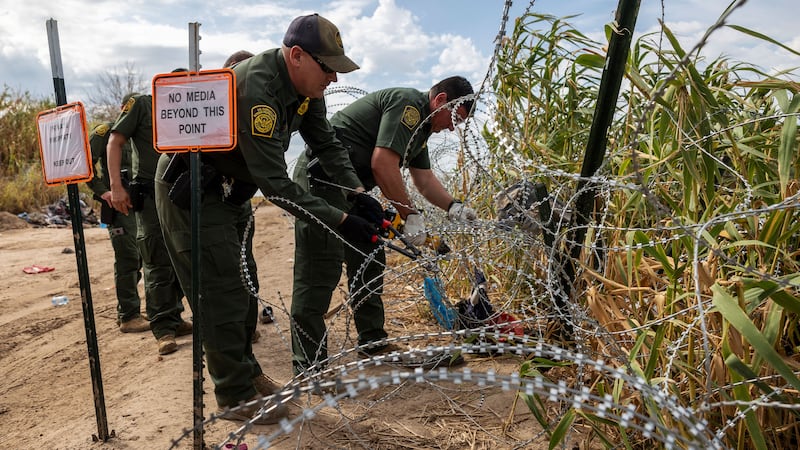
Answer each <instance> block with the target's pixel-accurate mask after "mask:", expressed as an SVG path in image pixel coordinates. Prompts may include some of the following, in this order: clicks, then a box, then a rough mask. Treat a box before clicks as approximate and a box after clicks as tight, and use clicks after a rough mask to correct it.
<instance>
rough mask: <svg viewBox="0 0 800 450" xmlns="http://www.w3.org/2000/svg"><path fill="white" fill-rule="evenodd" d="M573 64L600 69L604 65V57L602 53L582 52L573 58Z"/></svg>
mask: <svg viewBox="0 0 800 450" xmlns="http://www.w3.org/2000/svg"><path fill="white" fill-rule="evenodd" d="M575 64H578V65H581V66H584V67H591V68H594V69H602V68H603V67H605V65H606V59H605V58H604V57H603V56H602V55H596V54H594V53H583V54H581V55H578V57H577V58H575Z"/></svg>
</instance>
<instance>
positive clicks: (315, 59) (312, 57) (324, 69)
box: [303, 50, 336, 74]
mask: <svg viewBox="0 0 800 450" xmlns="http://www.w3.org/2000/svg"><path fill="white" fill-rule="evenodd" d="M303 51H304V52H305V50H303ZM306 53H308V52H306ZM308 56H310V57H311V59H313V60H314V61H315V62H316V63H317V64H319V68H320V69H322V71H323V72H325V73H328V74H330V73H335V72H336V71H335V70H333V69H331V68H330V67H328V66H327V65H325V63H324V62H322V60H321V59H319V58H317V57H316V56H314V55H313V54H312V53H308Z"/></svg>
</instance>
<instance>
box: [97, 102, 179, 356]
mask: <svg viewBox="0 0 800 450" xmlns="http://www.w3.org/2000/svg"><path fill="white" fill-rule="evenodd" d="M151 108H152V97H151V96H150V95H134V96H133V97H131V98H130V99H129V100H128V101H127V102H126V103H125V106H123V108H122V113H120V115H119V117H118V118H117V121H116V122H115V123H114V126H113V127H111V135H110V137H109V139H108V146H107V147H106V151H107V153H108V174H109V180H110V186H111V205H112V206H113V207H114V209H116V210H117V211H119V212H121V213H122V214H128V213H129V212H130V211H133V212H134V213H135V216H136V227H137V235H136V244H137V245H138V247H139V253H140V254H141V256H142V267H143V269H144V292H145V302H146V304H147V316H148V317H149V318H150V326H151V328H152V330H153V335H154V336H155V337H156V340H157V341H158V353H159V354H161V355H166V354H168V353H172V352H174V351H176V350H177V349H178V344H177V343H176V342H175V336H178V335H184V334H189V333H191V331H192V327H191V323H190V322H185V321H183V320H182V319H181V312H183V303H182V302H181V299H182V298H183V292H182V291H181V287H180V284H179V283H178V278H177V276H176V275H175V270H174V269H173V268H172V262H171V261H170V259H169V254H168V253H167V248H166V245H165V244H164V236H163V234H162V233H161V223H160V222H159V221H158V214H157V212H156V204H155V198H154V184H153V180H154V177H155V174H156V164H157V162H158V156H159V154H158V153H156V151H155V149H154V148H153V126H152V123H151V120H152V119H151ZM128 139H130V140H131V141H132V144H133V145H132V149H133V151H132V152H131V153H132V171H133V174H132V175H133V179H132V181H131V184H130V190H131V195H129V194H128V191H127V190H125V189H124V187H123V185H122V175H121V166H122V154H123V146H124V145H125V143H126V142H127V141H128Z"/></svg>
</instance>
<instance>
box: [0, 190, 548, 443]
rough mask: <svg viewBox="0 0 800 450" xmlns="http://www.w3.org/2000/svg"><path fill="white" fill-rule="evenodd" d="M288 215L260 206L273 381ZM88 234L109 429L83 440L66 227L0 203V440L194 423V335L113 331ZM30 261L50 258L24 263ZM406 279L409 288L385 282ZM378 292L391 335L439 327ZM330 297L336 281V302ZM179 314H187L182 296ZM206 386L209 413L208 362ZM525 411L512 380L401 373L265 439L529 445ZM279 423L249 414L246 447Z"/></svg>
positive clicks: (285, 357)
mask: <svg viewBox="0 0 800 450" xmlns="http://www.w3.org/2000/svg"><path fill="white" fill-rule="evenodd" d="M292 228H293V223H292V220H291V219H290V218H289V217H287V216H286V215H285V214H284V213H283V212H282V210H280V209H278V208H277V207H275V206H272V205H270V204H265V205H262V206H259V207H258V208H257V209H256V234H255V241H254V243H255V256H256V260H257V263H258V267H259V281H260V284H261V292H260V295H261V297H262V299H264V300H265V301H266V302H268V303H270V304H272V305H274V306H273V308H274V311H275V313H276V316H277V317H276V321H275V322H274V323H273V324H268V325H266V324H259V325H258V326H259V330H260V331H261V333H262V335H263V336H262V338H261V341H260V342H259V343H258V344H256V345H255V353H256V356H257V357H258V359H259V362H260V363H261V365H262V367H263V368H264V371H265V372H266V373H267V374H269V375H270V376H271V377H272V378H274V379H276V380H278V381H280V382H282V383H285V382H287V381H289V380H290V379H291V363H290V353H291V351H290V347H289V343H288V342H289V333H288V326H287V325H288V317H287V316H286V313H285V310H284V308H288V303H289V302H290V299H291V270H292V263H293V261H292V257H293V232H292ZM84 236H85V247H86V255H87V259H88V266H89V274H90V283H91V297H92V302H93V309H94V321H95V325H96V330H97V342H98V347H99V359H100V368H101V373H102V385H103V391H104V401H105V410H106V414H107V423H108V429H109V431H112V430H113V433H114V436H113V437H112V438H111V439H110V440H108V441H106V442H94V441H93V435H97V434H98V423H97V419H96V415H95V406H94V403H93V395H92V382H91V376H90V370H89V369H90V368H89V361H88V357H87V354H88V353H87V345H86V340H87V337H86V336H87V332H86V329H85V326H84V318H83V311H82V305H81V295H80V284H79V281H78V275H77V269H76V267H77V263H76V256H75V253H74V243H73V236H72V229H71V228H69V227H68V228H33V227H30V226H28V225H27V224H26V223H24V222H23V221H21V220H19V219H17V218H16V217H14V216H12V215H9V214H7V213H6V214H0V255H2V258H0V311H2V315H0V380H2V381H0V386H1V387H0V392H1V393H0V448H14V449H167V448H179V449H188V448H192V433H191V431H187V430H188V429H189V428H190V426H191V423H192V366H191V364H192V352H191V347H192V340H191V336H185V337H179V338H178V344H179V350H178V351H177V352H175V353H173V354H171V355H166V356H163V357H161V356H159V355H158V354H157V351H156V342H155V339H154V338H153V336H152V334H150V333H139V334H123V333H120V332H119V331H118V329H117V324H116V322H115V306H116V300H115V296H114V278H113V251H112V248H111V245H110V242H109V238H108V232H107V230H105V229H102V228H99V227H86V228H84ZM201 239H202V237H201ZM32 265H39V266H46V267H52V268H54V270H52V271H49V272H42V273H37V274H27V273H25V272H23V268H25V267H29V266H32ZM342 286H344V285H342ZM140 288H141V286H140ZM403 289H414V288H413V287H404V288H397V289H394V290H392V292H402V291H403ZM56 295H66V296H67V297H68V298H69V300H70V301H69V303H68V304H67V305H65V306H53V305H52V304H51V298H52V297H53V296H56ZM385 301H386V304H387V329H388V331H389V333H390V334H391V335H394V336H398V335H411V334H413V333H416V332H420V331H422V332H424V331H432V330H435V328H436V326H435V323H433V322H430V321H427V320H426V318H425V317H424V316H423V315H421V314H420V313H419V312H418V311H419V308H417V307H414V306H409V305H408V304H405V303H404V302H402V301H400V300H398V301H394V300H392V297H391V295H387V296H386V297H385ZM340 302H341V294H340V293H337V296H336V297H335V298H334V301H333V302H332V306H335V305H337V304H339V303H340ZM143 307H144V305H143ZM185 318H187V319H188V318H190V311H189V309H188V305H187V310H186V313H185ZM350 328H352V325H351V326H350ZM426 328H427V330H426ZM341 333H344V334H340V335H338V337H337V338H335V339H332V342H333V344H335V345H341V346H342V347H346V346H347V345H349V346H350V347H352V346H353V344H352V339H353V338H352V336H350V337H349V338H348V336H347V335H346V333H348V331H346V330H345V331H342V332H341ZM350 333H351V334H352V331H350ZM348 339H349V340H348ZM348 342H349V344H348ZM333 344H332V345H333ZM355 359H356V358H355V357H350V359H349V360H348V361H353V360H355ZM466 359H467V366H468V367H470V368H471V370H476V371H477V370H483V371H485V370H488V369H494V370H496V371H498V372H499V373H512V372H514V371H515V370H517V369H518V367H519V363H520V360H519V359H515V358H514V357H505V358H486V357H477V356H473V355H468V356H467V358H466ZM451 370H453V369H451ZM459 370H463V369H459ZM204 390H205V396H204V403H205V406H204V412H205V415H206V417H208V415H209V413H210V412H213V411H214V410H215V409H216V406H217V405H216V402H215V400H214V397H213V395H212V392H213V386H212V385H211V381H210V378H209V377H208V375H207V374H206V378H205V381H204ZM322 402H323V399H321V398H320V397H314V396H306V397H303V398H301V399H298V401H297V402H296V403H297V404H298V405H299V406H293V408H292V410H291V415H292V416H293V417H297V416H298V415H300V414H301V413H302V411H303V409H306V410H309V408H314V407H316V406H319V405H320V403H322ZM534 424H535V421H533V419H532V417H531V415H530V413H527V409H526V408H525V406H524V403H523V402H522V401H520V400H519V399H517V398H516V394H515V392H514V391H513V390H512V391H503V390H501V389H499V388H496V387H478V386H472V385H467V384H464V385H455V384H452V383H404V384H400V385H399V386H388V387H378V388H376V389H374V390H369V391H367V392H364V393H362V394H361V395H359V396H357V397H355V398H353V399H345V400H343V401H341V402H340V404H339V405H336V406H335V407H331V406H328V405H322V407H321V408H319V411H318V414H317V415H316V416H314V417H311V418H309V419H307V420H305V421H304V422H303V423H302V425H301V426H298V427H294V428H293V429H292V430H290V431H288V432H286V433H285V434H283V435H282V436H280V437H278V438H277V439H276V440H274V441H273V442H272V443H271V448H452V449H456V448H539V446H540V445H542V443H543V442H544V443H546V440H545V439H544V438H543V437H541V436H539V434H538V432H537V431H536V430H538V429H539V428H538V426H535V425H534ZM239 426H240V424H238V423H236V422H228V421H215V422H213V423H209V424H206V425H205V427H204V432H205V439H206V440H205V442H206V443H207V444H208V446H209V447H214V446H218V445H221V444H222V443H224V442H225V441H224V440H225V439H226V437H227V436H228V435H229V434H230V433H233V432H235V431H236V430H237V428H239ZM280 430H281V428H280V426H279V425H269V426H267V425H265V426H254V427H252V428H250V429H249V430H247V432H246V433H245V434H244V439H243V441H242V442H245V443H247V444H248V445H249V448H250V449H253V448H256V447H258V437H259V436H264V435H270V434H272V433H275V432H276V431H280Z"/></svg>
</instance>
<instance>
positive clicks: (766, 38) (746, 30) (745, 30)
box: [728, 25, 800, 56]
mask: <svg viewBox="0 0 800 450" xmlns="http://www.w3.org/2000/svg"><path fill="white" fill-rule="evenodd" d="M728 27H730V28H733V29H734V30H736V31H740V32H742V33H744V34H749V35H750V36H753V37H755V38H758V39H762V40H764V41H767V42H769V43H770V44H775V45H777V46H778V47H780V48H782V49H784V50H786V51H788V52H790V53H794V54H795V55H798V56H800V52H798V51H797V50H795V49H793V48H791V47H788V46H786V45H785V44H782V43H780V42H778V41H776V40H775V39H772V38H771V37H769V36H767V35H764V34H761V33H759V32H758V31H753V30H751V29H749V28H745V27H742V26H739V25H728Z"/></svg>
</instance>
